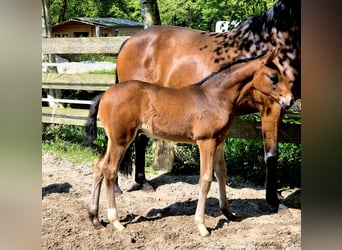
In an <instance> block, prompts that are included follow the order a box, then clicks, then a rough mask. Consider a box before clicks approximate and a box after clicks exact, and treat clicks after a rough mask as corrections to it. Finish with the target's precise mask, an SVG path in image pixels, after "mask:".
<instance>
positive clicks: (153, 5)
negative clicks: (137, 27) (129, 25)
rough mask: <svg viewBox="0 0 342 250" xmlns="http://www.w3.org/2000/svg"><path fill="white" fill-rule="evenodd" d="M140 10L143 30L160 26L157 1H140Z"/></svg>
mask: <svg viewBox="0 0 342 250" xmlns="http://www.w3.org/2000/svg"><path fill="white" fill-rule="evenodd" d="M140 9H141V15H142V17H143V19H144V28H145V29H146V28H148V27H150V26H152V25H160V24H161V21H160V15H159V9H158V3H157V0H140Z"/></svg>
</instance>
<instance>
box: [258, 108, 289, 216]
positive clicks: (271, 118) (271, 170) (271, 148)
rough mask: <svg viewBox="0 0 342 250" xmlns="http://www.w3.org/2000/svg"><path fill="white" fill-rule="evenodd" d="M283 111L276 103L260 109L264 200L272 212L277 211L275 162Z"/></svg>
mask: <svg viewBox="0 0 342 250" xmlns="http://www.w3.org/2000/svg"><path fill="white" fill-rule="evenodd" d="M283 116H284V112H283V110H282V109H281V108H280V106H279V105H278V104H274V105H270V106H268V107H267V108H266V109H265V110H262V111H261V124H262V135H263V140H264V152H265V156H264V157H265V158H264V159H265V163H266V201H267V202H268V203H269V204H270V205H271V207H272V210H273V211H274V212H277V211H278V208H279V204H280V200H279V197H278V183H277V176H276V170H277V164H278V132H279V126H280V123H281V121H282V119H283Z"/></svg>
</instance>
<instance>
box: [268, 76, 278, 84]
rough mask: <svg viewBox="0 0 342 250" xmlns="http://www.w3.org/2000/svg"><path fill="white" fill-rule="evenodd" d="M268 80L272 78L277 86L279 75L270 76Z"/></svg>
mask: <svg viewBox="0 0 342 250" xmlns="http://www.w3.org/2000/svg"><path fill="white" fill-rule="evenodd" d="M268 78H270V80H271V81H272V83H273V84H277V83H278V82H279V78H278V75H276V74H269V75H268Z"/></svg>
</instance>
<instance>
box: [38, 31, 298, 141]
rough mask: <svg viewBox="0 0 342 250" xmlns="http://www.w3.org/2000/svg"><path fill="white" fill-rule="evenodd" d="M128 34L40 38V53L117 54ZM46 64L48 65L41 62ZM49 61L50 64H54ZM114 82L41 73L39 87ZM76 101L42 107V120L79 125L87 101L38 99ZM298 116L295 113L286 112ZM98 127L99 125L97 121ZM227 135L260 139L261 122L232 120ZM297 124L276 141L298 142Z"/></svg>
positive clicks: (99, 86)
mask: <svg viewBox="0 0 342 250" xmlns="http://www.w3.org/2000/svg"><path fill="white" fill-rule="evenodd" d="M127 38H128V37H92V38H43V39H42V53H43V54H94V53H101V54H117V53H118V51H119V48H120V46H121V44H122V43H123V42H124V41H125V40H126V39H127ZM45 65H46V66H49V65H50V64H45ZM57 65H58V64H57V63H53V64H51V65H50V66H57ZM114 83H115V75H114V74H89V73H82V74H79V73H76V74H63V73H61V74H58V73H42V88H43V89H57V90H86V91H105V90H106V89H108V88H109V87H110V86H111V85H112V84H114ZM49 101H55V102H59V103H69V104H72V103H77V104H83V105H85V108H84V109H81V108H67V107H65V108H60V107H44V106H42V122H43V123H57V124H69V125H81V126H83V125H84V124H85V122H86V118H87V116H88V112H89V104H90V102H91V101H90V100H68V99H50V98H42V102H49ZM286 115H287V116H291V117H300V113H298V114H286ZM98 126H99V127H102V125H101V123H100V122H99V121H98ZM229 137H231V138H245V139H254V140H261V139H262V135H261V124H260V122H254V121H240V120H235V121H234V122H233V126H232V129H231V132H230V136H229ZM300 138H301V126H300V125H299V124H282V125H281V128H280V131H279V141H280V142H289V143H296V144H300V141H301V140H300Z"/></svg>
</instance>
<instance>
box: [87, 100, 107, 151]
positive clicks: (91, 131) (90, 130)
mask: <svg viewBox="0 0 342 250" xmlns="http://www.w3.org/2000/svg"><path fill="white" fill-rule="evenodd" d="M103 94H104V93H101V94H99V95H97V96H96V97H94V99H93V103H92V104H91V105H90V108H89V115H88V119H87V122H86V124H85V142H84V143H85V145H86V146H90V145H91V144H92V143H93V141H94V140H95V138H96V136H97V124H96V123H97V113H98V111H99V103H100V100H101V97H102V95H103Z"/></svg>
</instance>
